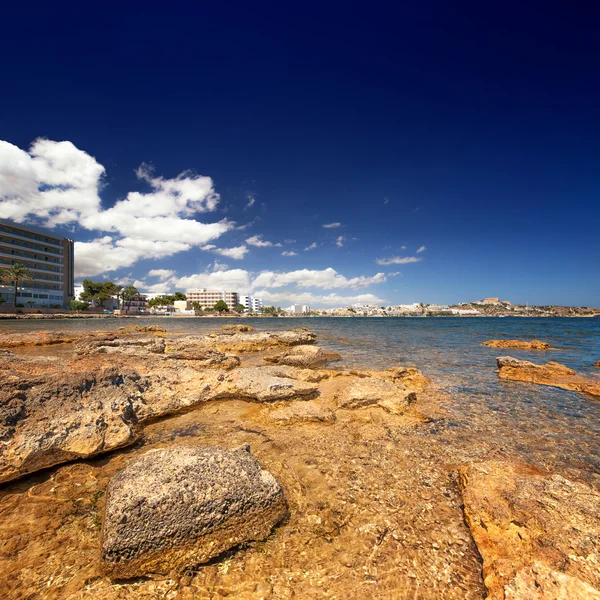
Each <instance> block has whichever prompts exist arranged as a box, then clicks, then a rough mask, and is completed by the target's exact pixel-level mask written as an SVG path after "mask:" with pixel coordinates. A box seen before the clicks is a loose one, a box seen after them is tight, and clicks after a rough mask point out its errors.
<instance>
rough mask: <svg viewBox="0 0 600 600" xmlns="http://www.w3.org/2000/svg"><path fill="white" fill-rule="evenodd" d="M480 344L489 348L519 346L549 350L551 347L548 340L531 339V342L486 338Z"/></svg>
mask: <svg viewBox="0 0 600 600" xmlns="http://www.w3.org/2000/svg"><path fill="white" fill-rule="evenodd" d="M481 345H482V346H489V347H490V348H519V349H521V350H550V349H551V348H552V346H550V344H549V343H548V342H541V341H540V340H531V342H526V341H524V340H487V341H486V342H483V344H481Z"/></svg>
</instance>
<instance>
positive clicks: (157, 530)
mask: <svg viewBox="0 0 600 600" xmlns="http://www.w3.org/2000/svg"><path fill="white" fill-rule="evenodd" d="M286 511H287V506H286V501H285V497H284V494H283V490H282V488H281V486H280V485H279V483H278V482H277V481H276V480H275V478H274V477H273V476H272V475H271V474H270V473H269V472H268V471H264V470H263V469H262V468H261V466H260V464H259V463H258V462H257V461H256V459H255V458H254V457H253V456H252V454H251V453H250V450H249V448H248V447H247V446H245V447H241V448H238V449H236V450H225V449H223V448H218V447H202V446H200V447H185V446H180V447H175V448H163V449H159V450H151V451H150V452H147V453H146V454H144V455H143V456H141V457H140V458H137V459H135V460H133V461H131V462H130V463H129V464H128V465H127V466H126V467H125V469H123V470H122V471H120V472H119V473H117V475H115V476H114V477H113V478H112V479H111V481H110V483H109V486H108V492H107V499H106V510H105V515H104V526H103V532H102V538H103V539H102V558H103V561H104V567H105V570H106V572H107V573H108V574H109V575H110V576H111V577H113V578H131V577H136V576H142V575H151V574H165V575H166V574H168V573H170V572H173V571H182V570H183V569H184V568H185V567H187V566H194V565H197V564H200V563H203V562H206V561H208V560H210V559H211V558H213V557H214V556H217V555H219V554H220V553H222V552H224V551H225V550H228V549H229V548H232V547H234V546H236V545H238V544H240V543H242V542H245V541H248V540H262V539H264V538H265V537H267V536H268V535H269V534H270V532H271V530H272V528H273V527H274V526H275V525H276V524H277V523H278V522H279V521H280V520H281V519H282V518H283V516H284V515H285V514H286Z"/></svg>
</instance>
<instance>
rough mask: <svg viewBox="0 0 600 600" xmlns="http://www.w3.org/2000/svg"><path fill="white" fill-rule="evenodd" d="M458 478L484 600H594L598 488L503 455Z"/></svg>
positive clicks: (598, 574) (599, 573)
mask: <svg viewBox="0 0 600 600" xmlns="http://www.w3.org/2000/svg"><path fill="white" fill-rule="evenodd" d="M459 484H460V489H461V493H462V496H463V500H464V511H465V519H466V521H467V524H468V525H469V528H470V530H471V533H472V535H473V538H474V540H475V543H476V544H477V547H478V549H479V552H480V554H481V556H482V558H483V571H484V578H485V584H486V587H487V588H488V591H489V596H488V597H489V599H490V600H508V599H509V598H510V599H512V600H532V599H540V600H541V599H543V600H550V599H552V600H555V599H557V598H559V599H560V598H565V599H567V598H569V599H570V598H578V599H579V598H581V599H586V598H597V594H599V592H598V590H599V589H600V493H599V492H598V491H597V490H595V489H594V488H593V487H591V486H589V485H586V484H584V483H580V482H578V481H570V480H568V479H565V478H564V477H562V476H560V475H557V474H554V475H549V474H546V473H542V472H539V471H538V470H536V469H534V468H533V467H531V466H529V465H526V464H522V463H512V462H507V461H488V462H484V463H479V464H476V465H471V466H468V467H464V468H462V469H461V470H460V480H459ZM578 594H580V595H578ZM594 594H596V595H594Z"/></svg>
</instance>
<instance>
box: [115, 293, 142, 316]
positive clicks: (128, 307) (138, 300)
mask: <svg viewBox="0 0 600 600" xmlns="http://www.w3.org/2000/svg"><path fill="white" fill-rule="evenodd" d="M147 311H148V298H147V296H146V295H145V294H136V295H135V296H133V298H131V299H129V300H124V301H123V302H122V306H121V313H122V314H127V315H137V314H139V313H144V312H147Z"/></svg>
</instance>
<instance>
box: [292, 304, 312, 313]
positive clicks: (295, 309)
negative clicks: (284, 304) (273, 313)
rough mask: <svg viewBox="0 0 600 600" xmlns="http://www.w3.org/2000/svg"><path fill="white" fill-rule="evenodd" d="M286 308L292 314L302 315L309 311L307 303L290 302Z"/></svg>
mask: <svg viewBox="0 0 600 600" xmlns="http://www.w3.org/2000/svg"><path fill="white" fill-rule="evenodd" d="M288 310H289V312H291V313H292V314H293V315H303V314H307V313H309V312H310V306H308V305H307V304H292V306H290V307H289V309H288Z"/></svg>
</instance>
